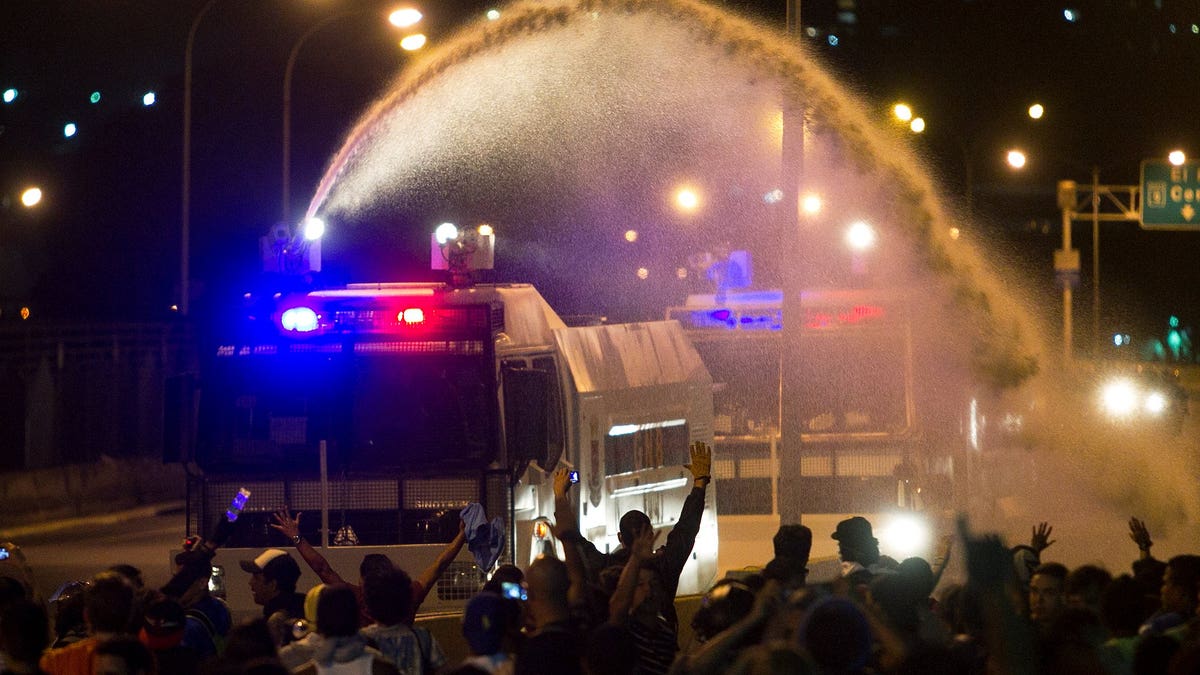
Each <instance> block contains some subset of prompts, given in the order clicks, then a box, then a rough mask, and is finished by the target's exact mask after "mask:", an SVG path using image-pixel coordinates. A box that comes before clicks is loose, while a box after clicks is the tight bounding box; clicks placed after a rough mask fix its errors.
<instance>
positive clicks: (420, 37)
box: [400, 33, 426, 52]
mask: <svg viewBox="0 0 1200 675" xmlns="http://www.w3.org/2000/svg"><path fill="white" fill-rule="evenodd" d="M425 40H426V38H425V34H424V33H415V34H413V35H408V36H405V38H404V39H403V40H401V41H400V48H401V49H403V50H404V51H407V52H415V51H417V50H418V49H420V48H421V47H424V46H425Z"/></svg>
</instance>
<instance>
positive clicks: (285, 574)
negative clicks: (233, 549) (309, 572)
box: [238, 548, 300, 586]
mask: <svg viewBox="0 0 1200 675" xmlns="http://www.w3.org/2000/svg"><path fill="white" fill-rule="evenodd" d="M238 565H240V566H241V568H242V569H243V570H245V571H247V572H249V573H250V574H261V575H263V576H264V577H265V578H267V579H269V580H272V581H275V582H278V583H279V584H280V585H281V586H294V585H295V583H296V581H297V580H298V579H299V578H300V566H299V565H297V564H296V561H295V560H294V559H293V558H292V556H291V555H289V554H288V552H287V551H284V550H283V549H278V548H269V549H267V550H265V551H263V552H262V553H260V554H258V557H257V558H255V559H254V560H239V561H238Z"/></svg>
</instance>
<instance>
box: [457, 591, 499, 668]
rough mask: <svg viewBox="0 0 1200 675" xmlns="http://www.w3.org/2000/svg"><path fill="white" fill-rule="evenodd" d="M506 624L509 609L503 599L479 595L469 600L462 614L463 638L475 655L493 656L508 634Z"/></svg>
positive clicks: (496, 596) (492, 594)
mask: <svg viewBox="0 0 1200 675" xmlns="http://www.w3.org/2000/svg"><path fill="white" fill-rule="evenodd" d="M508 623H509V609H508V605H507V604H506V603H505V601H504V598H502V597H500V596H499V595H496V594H495V593H486V592H485V593H480V594H478V595H476V596H475V597H473V598H471V601H470V602H468V603H467V609H466V610H465V611H464V612H463V627H462V631H463V637H465V638H466V639H467V644H468V645H469V646H470V647H471V651H472V652H474V653H475V654H478V655H480V656H487V655H490V654H495V653H496V652H498V651H500V648H501V646H502V643H503V640H504V635H505V633H507V632H508Z"/></svg>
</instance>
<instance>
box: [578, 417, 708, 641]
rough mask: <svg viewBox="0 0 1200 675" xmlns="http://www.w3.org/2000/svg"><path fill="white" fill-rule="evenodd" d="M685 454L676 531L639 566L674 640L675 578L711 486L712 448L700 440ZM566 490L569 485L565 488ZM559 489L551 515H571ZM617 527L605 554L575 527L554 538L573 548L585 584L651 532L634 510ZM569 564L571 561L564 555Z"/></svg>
mask: <svg viewBox="0 0 1200 675" xmlns="http://www.w3.org/2000/svg"><path fill="white" fill-rule="evenodd" d="M689 455H690V459H691V461H690V462H689V463H688V464H686V465H684V466H686V467H687V469H688V470H689V471H691V473H692V491H691V492H690V493H689V494H688V496H687V499H686V500H684V502H683V508H682V509H681V510H680V512H679V519H678V520H677V521H676V522H675V527H674V528H672V529H671V533H670V534H668V535H667V543H666V544H665V545H664V546H663V547H662V548H660V549H658V550H657V551H654V552H653V554H652V555H649V556H648V557H647V559H646V560H645V561H642V562H641V565H642V566H643V567H644V568H645V569H648V570H650V575H649V577H648V579H647V580H646V583H647V584H648V585H649V588H648V591H649V592H650V596H651V599H650V602H651V603H652V604H653V605H654V606H655V610H656V612H657V613H659V614H661V615H662V616H663V617H664V619H665V620H666V623H667V625H668V626H670V628H671V631H672V632H673V633H675V634H676V635H678V631H679V618H678V616H677V615H676V612H675V593H676V591H677V590H678V589H679V576H680V574H682V573H683V566H684V565H685V564H686V563H687V560H688V556H690V555H691V553H692V547H693V546H694V545H695V544H696V535H698V534H699V533H700V518H701V516H702V515H703V514H704V495H705V491H706V490H707V488H708V484H709V483H710V482H711V481H712V475H711V473H710V468H711V467H712V448H710V447H709V446H708V445H707V444H705V443H703V442H701V441H696V442H694V443H692V445H691V447H690V448H689ZM567 485H568V486H569V483H568V484H567ZM559 488H560V486H559V483H558V482H557V481H556V482H555V497H556V514H557V513H558V512H560V511H561V512H563V513H566V512H569V511H570V509H569V503H568V508H562V506H563V505H562V504H558V502H565V500H566V486H564V487H563V488H562V493H563V496H562V497H561V498H560V497H559V495H558V492H559ZM572 522H573V520H572ZM619 528H620V531H619V532H618V534H617V539H618V540H619V541H620V542H621V547H620V548H618V549H617V550H616V551H613V552H612V553H610V554H605V553H601V552H600V551H599V550H597V549H596V546H595V544H593V543H592V542H590V541H588V540H587V539H585V538H584V537H583V536H582V535H581V534H580V533H579V530H578V527H575V528H574V529H570V530H568V529H564V530H563V531H562V533H561V534H560V535H559V540H560V541H562V542H563V546H564V547H566V546H573V547H575V548H576V551H577V552H578V553H579V555H580V558H581V560H582V564H583V567H584V570H585V572H586V575H587V580H588V581H589V582H590V583H598V582H599V578H600V573H601V572H602V571H604V570H605V569H607V568H610V567H619V568H624V567H625V565H626V563H628V562H629V559H630V556H631V555H632V553H633V550H632V549H633V545H634V543H635V542H639V541H644V540H645V539H646V538H647V537H652V535H653V533H654V526H653V524H652V523H651V522H650V517H649V516H647V515H646V514H645V513H643V512H641V511H638V510H633V511H629V512H627V513H625V515H623V516H621V520H620V525H619ZM647 532H649V533H650V534H647ZM652 540H653V539H652ZM643 545H644V544H643ZM569 559H570V556H568V560H569Z"/></svg>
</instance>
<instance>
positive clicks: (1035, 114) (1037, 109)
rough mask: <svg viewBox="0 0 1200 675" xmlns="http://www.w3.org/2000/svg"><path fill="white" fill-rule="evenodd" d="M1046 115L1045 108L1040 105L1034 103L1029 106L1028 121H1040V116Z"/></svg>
mask: <svg viewBox="0 0 1200 675" xmlns="http://www.w3.org/2000/svg"><path fill="white" fill-rule="evenodd" d="M1045 114H1046V108H1045V106H1043V105H1042V104H1041V103H1034V104H1033V105H1031V106H1029V119H1034V120H1040V119H1042V115H1045Z"/></svg>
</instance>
